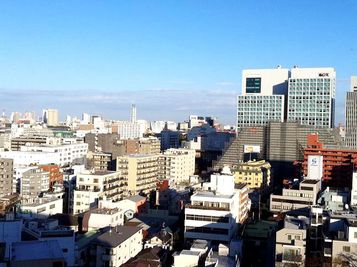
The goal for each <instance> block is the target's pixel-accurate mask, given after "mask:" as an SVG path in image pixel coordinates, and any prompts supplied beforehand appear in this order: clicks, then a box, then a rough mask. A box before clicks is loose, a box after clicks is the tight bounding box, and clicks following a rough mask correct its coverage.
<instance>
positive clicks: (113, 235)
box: [94, 226, 141, 247]
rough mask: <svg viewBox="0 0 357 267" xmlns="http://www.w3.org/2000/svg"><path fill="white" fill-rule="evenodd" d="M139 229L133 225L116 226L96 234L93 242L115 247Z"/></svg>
mask: <svg viewBox="0 0 357 267" xmlns="http://www.w3.org/2000/svg"><path fill="white" fill-rule="evenodd" d="M140 230H141V228H139V227H135V226H116V227H114V228H111V229H110V230H109V231H107V232H105V233H103V234H101V235H100V236H98V237H97V238H96V239H94V242H95V243H99V244H101V245H103V246H105V247H117V246H119V245H120V244H121V243H123V242H124V241H125V240H127V239H128V238H130V237H131V236H133V235H134V234H136V233H137V232H139V231H140Z"/></svg>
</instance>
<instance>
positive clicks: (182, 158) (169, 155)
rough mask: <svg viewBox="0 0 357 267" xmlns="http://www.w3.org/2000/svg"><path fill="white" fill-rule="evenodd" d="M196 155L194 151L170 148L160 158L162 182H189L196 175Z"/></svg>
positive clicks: (159, 174) (160, 177)
mask: <svg viewBox="0 0 357 267" xmlns="http://www.w3.org/2000/svg"><path fill="white" fill-rule="evenodd" d="M195 155H196V151H195V150H193V149H184V148H178V149H175V148H170V149H168V150H166V151H165V152H164V153H163V154H162V155H160V156H159V161H158V164H159V172H158V178H159V179H160V180H169V181H170V182H171V183H172V184H180V183H182V182H187V181H188V180H189V178H190V176H191V175H193V174H194V173H195Z"/></svg>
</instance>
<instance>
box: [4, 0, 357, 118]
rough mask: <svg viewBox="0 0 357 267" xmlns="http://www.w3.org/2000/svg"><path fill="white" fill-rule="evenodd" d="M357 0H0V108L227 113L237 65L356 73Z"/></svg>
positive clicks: (340, 95)
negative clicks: (297, 66) (294, 67)
mask: <svg viewBox="0 0 357 267" xmlns="http://www.w3.org/2000/svg"><path fill="white" fill-rule="evenodd" d="M356 14H357V1H355V0H339V1H336V0H325V1H318V0H315V1H307V0H299V1H283V0H270V1H268V0H259V1H238V0H232V1H229V0H227V1H222V0H220V1H213V0H203V1H200V0H189V1H188V0H187V1H185V0H180V1H167V0H163V1H159V0H157V1H146V0H145V1H144V0H142V1H134V0H130V1H129V0H127V1H88V0H86V1H79V0H77V1H50V0H47V1H40V0H38V1H32V0H31V1H30V0H27V1H26V0H23V1H16V0H12V1H0V99H1V100H0V108H1V109H5V111H6V112H7V113H9V112H10V111H14V110H17V111H21V112H23V111H26V110H35V111H37V112H39V111H40V110H41V109H42V108H46V107H53V108H58V109H59V110H60V113H61V115H62V117H64V115H65V114H70V115H77V116H79V115H80V114H81V112H88V113H90V114H101V115H103V116H105V117H106V118H110V119H126V118H129V112H130V105H131V103H136V105H137V107H138V117H139V118H142V119H148V120H154V119H157V120H161V119H162V120H178V121H180V120H184V119H186V118H187V117H188V115H190V114H199V115H201V114H202V115H215V116H217V117H218V118H219V119H220V120H221V121H222V122H224V123H234V121H235V96H236V94H238V93H240V91H241V88H240V79H241V71H242V69H245V68H271V67H275V66H276V65H278V64H280V65H282V66H283V67H288V68H290V67H292V66H293V65H299V66H300V67H323V66H332V67H335V68H336V71H337V79H338V81H337V108H336V115H337V116H336V121H337V122H339V121H343V114H344V97H345V92H346V90H348V88H349V79H350V76H351V75H357V30H356V29H357V16H356Z"/></svg>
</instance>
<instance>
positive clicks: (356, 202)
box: [351, 172, 357, 206]
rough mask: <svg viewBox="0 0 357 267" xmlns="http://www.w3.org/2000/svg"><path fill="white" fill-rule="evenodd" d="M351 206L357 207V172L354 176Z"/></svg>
mask: <svg viewBox="0 0 357 267" xmlns="http://www.w3.org/2000/svg"><path fill="white" fill-rule="evenodd" d="M351 205H352V206H357V172H353V174H352V190H351Z"/></svg>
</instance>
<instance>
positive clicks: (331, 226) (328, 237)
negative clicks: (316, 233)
mask: <svg viewBox="0 0 357 267" xmlns="http://www.w3.org/2000/svg"><path fill="white" fill-rule="evenodd" d="M323 254H324V256H325V259H329V260H330V261H331V263H332V264H333V266H350V265H349V263H350V262H354V263H355V262H357V256H356V255H357V217H356V215H355V214H351V213H348V212H346V211H340V212H334V213H330V216H329V223H328V224H327V229H325V231H324V232H323Z"/></svg>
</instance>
